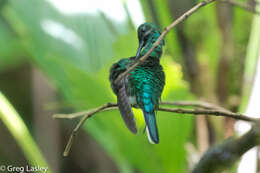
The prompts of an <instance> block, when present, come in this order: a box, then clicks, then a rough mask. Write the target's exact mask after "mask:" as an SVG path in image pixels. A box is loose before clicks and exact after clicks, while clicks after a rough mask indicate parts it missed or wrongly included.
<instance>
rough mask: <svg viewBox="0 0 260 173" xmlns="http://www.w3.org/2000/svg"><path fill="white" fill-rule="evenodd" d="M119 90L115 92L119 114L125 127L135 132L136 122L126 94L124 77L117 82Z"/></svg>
mask: <svg viewBox="0 0 260 173" xmlns="http://www.w3.org/2000/svg"><path fill="white" fill-rule="evenodd" d="M119 83H120V84H119V86H120V88H119V90H118V93H117V103H118V107H119V111H120V113H121V116H122V118H123V120H124V122H125V124H126V126H127V128H128V129H129V130H130V131H131V132H132V133H134V134H136V133H137V128H136V123H135V118H134V114H133V111H132V108H131V105H130V103H129V100H128V96H127V94H126V85H125V82H124V79H123V80H121V82H119Z"/></svg>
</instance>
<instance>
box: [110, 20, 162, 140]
mask: <svg viewBox="0 0 260 173" xmlns="http://www.w3.org/2000/svg"><path fill="white" fill-rule="evenodd" d="M159 36H160V32H159V31H158V29H157V28H156V27H155V26H154V25H153V24H151V23H144V24H142V25H141V26H140V27H139V28H138V39H139V48H138V51H137V55H136V57H130V58H125V59H121V60H120V61H118V62H117V63H115V64H114V65H113V66H112V67H111V69H110V82H111V87H112V89H113V91H114V93H115V94H116V95H117V99H118V105H119V110H120V113H121V115H122V117H123V119H124V121H125V123H126V125H127V127H128V128H129V129H130V130H131V131H132V132H133V133H136V132H137V128H136V124H135V121H134V116H133V112H132V110H131V106H134V107H137V108H141V109H142V111H143V114H144V119H145V123H146V126H147V133H148V137H149V139H150V141H151V142H152V143H158V142H159V136H158V129H157V125H156V119H155V111H156V110H157V109H158V106H159V99H160V97H161V93H162V91H163V87H164V84H165V75H164V72H163V68H162V66H161V65H160V58H161V54H162V47H163V45H164V41H161V43H160V44H159V45H158V46H157V47H156V49H155V50H154V51H153V52H152V53H151V54H150V56H149V57H148V58H147V59H146V60H145V62H143V63H142V64H140V65H138V66H137V67H136V68H135V69H134V70H133V71H131V72H130V73H129V74H128V75H127V76H126V77H124V78H123V79H122V80H121V81H120V82H119V83H118V84H115V83H114V81H115V79H116V78H117V77H118V76H119V75H120V74H121V73H122V72H124V71H125V70H126V69H127V68H129V67H130V66H131V65H132V64H134V63H135V62H136V60H137V59H138V58H140V57H142V56H143V55H144V54H146V53H147V52H148V51H149V49H150V48H151V47H152V45H153V43H154V42H155V41H156V40H157V39H158V37H159Z"/></svg>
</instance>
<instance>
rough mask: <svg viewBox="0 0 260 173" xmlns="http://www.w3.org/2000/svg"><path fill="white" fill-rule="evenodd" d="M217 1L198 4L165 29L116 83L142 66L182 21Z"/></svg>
mask: <svg viewBox="0 0 260 173" xmlns="http://www.w3.org/2000/svg"><path fill="white" fill-rule="evenodd" d="M214 1H215V0H207V1H202V2H200V3H198V4H197V5H195V6H194V7H192V8H191V9H190V10H188V11H187V12H186V13H184V14H183V15H181V16H180V17H179V18H178V19H176V20H175V21H174V22H173V23H172V24H170V25H169V26H168V27H167V28H165V29H164V31H163V32H162V34H161V35H160V37H159V38H158V39H157V41H156V42H155V43H154V44H153V46H152V47H151V49H150V50H149V51H148V52H147V53H146V54H145V55H144V56H142V57H141V58H140V59H139V60H138V61H137V62H136V63H135V64H133V65H132V66H131V67H129V68H128V69H127V70H126V71H125V72H124V73H121V74H120V75H119V76H118V77H117V79H116V80H115V83H118V82H119V81H120V80H121V79H122V78H123V77H125V76H126V75H127V74H128V73H130V72H131V71H132V70H133V69H134V68H135V67H137V66H138V65H139V64H141V63H142V62H144V61H145V60H146V59H147V58H148V57H149V55H150V54H151V53H152V51H153V50H154V49H155V48H156V47H157V46H158V45H159V44H160V42H161V41H162V40H163V39H164V37H165V36H166V34H167V33H168V32H169V31H170V30H171V29H173V28H174V27H175V26H176V25H178V24H179V23H181V22H182V21H184V20H185V19H187V18H188V17H189V16H190V15H192V14H193V13H194V12H196V11H197V10H198V9H200V8H201V7H203V6H205V5H207V4H209V3H211V2H214Z"/></svg>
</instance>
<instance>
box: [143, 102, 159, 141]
mask: <svg viewBox="0 0 260 173" xmlns="http://www.w3.org/2000/svg"><path fill="white" fill-rule="evenodd" d="M142 110H143V114H144V119H145V123H146V132H147V136H148V139H149V141H150V142H151V143H152V144H158V143H159V135H158V129H157V124H156V118H155V112H154V106H153V103H152V100H151V98H150V97H143V107H142Z"/></svg>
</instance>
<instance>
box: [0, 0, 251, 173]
mask: <svg viewBox="0 0 260 173" xmlns="http://www.w3.org/2000/svg"><path fill="white" fill-rule="evenodd" d="M140 2H141V4H142V7H143V9H144V13H145V16H146V18H147V20H152V19H151V17H150V11H149V6H148V3H149V1H148V0H142V1H140ZM167 2H168V1H167V0H165V1H159V0H156V1H155V4H156V7H157V14H158V19H159V21H160V25H161V27H165V26H167V25H168V24H170V23H171V22H172V20H173V19H172V17H171V15H170V12H169V10H168V9H167ZM1 18H2V19H3V20H0V38H1V39H0V45H1V46H0V54H1V56H0V71H1V70H4V69H5V68H6V69H8V68H9V67H10V65H14V64H19V62H22V61H23V60H24V59H26V60H28V61H29V62H31V64H33V65H34V66H35V67H37V68H39V69H40V70H41V71H42V72H43V73H44V74H45V75H46V76H47V77H48V79H49V80H50V81H51V83H52V84H53V85H54V86H55V87H56V88H57V89H58V91H59V92H60V93H61V94H62V95H63V97H64V102H66V103H69V104H70V105H73V108H74V111H80V110H84V109H88V108H93V107H95V106H99V105H102V104H104V103H107V102H112V101H114V102H115V101H116V99H115V96H114V95H113V93H112V91H111V89H110V85H109V81H108V71H109V67H110V66H111V65H112V64H113V62H115V61H117V60H119V59H121V58H125V57H129V56H133V55H135V52H136V48H137V44H138V41H137V36H136V31H135V30H134V29H133V28H132V27H131V26H130V25H129V23H131V22H130V21H125V22H121V23H119V22H117V21H114V20H113V19H111V18H109V17H107V16H106V15H105V14H103V13H102V12H100V13H96V14H95V15H93V14H80V15H65V14H62V13H60V12H59V11H58V10H57V9H55V8H54V7H53V6H52V5H51V4H50V3H49V2H48V1H36V0H19V1H17V0H10V1H8V3H7V4H6V5H5V6H4V7H3V8H2V10H1ZM1 18H0V19H1ZM235 18H239V20H235V27H234V28H235V29H234V32H235V34H234V35H235V38H234V39H235V40H239V44H240V46H241V44H244V43H245V42H246V39H247V35H245V34H244V32H245V31H244V30H247V29H246V28H245V27H246V26H245V25H243V24H241V23H243V21H248V18H249V17H248V14H245V13H244V12H240V11H239V12H238V11H236V12H235ZM128 20H131V18H128ZM3 21H8V23H6V22H3ZM185 26H186V27H185V33H186V34H187V36H188V37H189V38H190V39H191V41H192V42H193V43H194V45H196V49H197V56H198V59H199V61H200V62H202V63H204V64H208V65H209V69H210V74H211V75H212V76H214V77H215V76H216V72H217V65H218V57H219V49H220V45H219V42H220V33H219V29H218V27H217V21H216V15H215V7H214V6H213V5H210V6H208V7H206V8H202V9H201V10H199V12H197V13H195V14H194V15H193V16H192V17H190V18H189V20H187V21H186V23H185ZM241 26H244V28H243V31H241V30H242V29H240V28H241ZM10 28H11V29H10ZM191 28H192V29H191ZM55 29H56V30H55ZM195 31H196V32H195ZM64 35H67V36H68V37H69V36H70V38H71V39H70V40H66V39H65V40H64ZM165 50H166V51H165V52H166V53H164V55H163V58H162V65H163V67H164V69H165V72H166V87H165V90H164V93H163V97H162V99H163V100H188V99H194V96H193V95H192V94H191V92H190V90H189V85H188V83H187V82H186V81H184V79H183V70H182V68H181V66H180V65H179V64H178V63H179V62H180V61H182V60H181V57H182V55H181V52H180V47H179V44H178V40H177V39H176V33H175V31H171V32H170V33H169V34H168V35H167V37H166V48H165ZM172 59H174V61H173V60H172ZM176 62H178V63H176ZM202 87H204V86H202ZM135 112H136V117H137V120H138V124H139V133H138V135H136V136H134V135H132V134H131V133H130V132H129V131H128V130H127V128H126V127H125V126H124V124H123V121H122V120H121V117H120V115H119V112H118V111H110V112H104V113H99V115H97V116H94V117H93V118H91V119H89V120H88V121H87V123H86V124H85V126H84V130H85V132H87V133H89V134H90V135H91V136H93V138H94V139H95V140H96V141H97V142H98V143H99V144H100V145H101V146H102V147H103V148H104V149H105V151H106V152H107V153H109V155H110V156H111V157H112V158H113V159H114V160H115V162H116V163H117V165H118V167H119V168H120V172H134V171H135V170H138V171H140V172H150V173H153V172H154V173H158V172H187V170H188V166H187V158H186V156H187V153H186V149H185V144H186V143H187V142H188V141H189V139H190V135H191V133H192V129H193V123H192V117H191V116H186V115H182V116H180V115H177V114H173V113H163V112H157V115H158V118H157V119H158V120H157V121H158V127H159V133H160V144H159V145H151V144H150V143H149V142H148V140H147V137H146V135H144V134H143V133H142V131H143V129H144V123H143V119H142V116H141V115H140V113H138V111H135ZM72 128H73V127H71V129H72ZM76 140H80V139H76ZM81 150H84V148H82V149H81ZM72 152H73V148H72Z"/></svg>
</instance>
